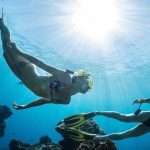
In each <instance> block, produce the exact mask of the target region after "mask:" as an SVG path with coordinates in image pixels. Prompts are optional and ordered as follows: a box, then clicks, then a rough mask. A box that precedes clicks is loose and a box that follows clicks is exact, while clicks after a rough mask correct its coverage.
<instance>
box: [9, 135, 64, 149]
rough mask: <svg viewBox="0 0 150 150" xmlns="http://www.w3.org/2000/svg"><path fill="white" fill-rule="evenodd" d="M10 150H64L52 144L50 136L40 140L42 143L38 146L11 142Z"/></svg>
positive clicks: (16, 141) (15, 141)
mask: <svg viewBox="0 0 150 150" xmlns="http://www.w3.org/2000/svg"><path fill="white" fill-rule="evenodd" d="M9 149H10V150H62V147H61V146H60V145H59V144H54V143H51V139H50V138H49V137H48V136H43V137H41V138H40V142H39V143H36V144H27V143H22V142H21V141H18V140H11V142H10V143H9Z"/></svg>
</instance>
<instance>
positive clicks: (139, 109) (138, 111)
mask: <svg viewBox="0 0 150 150" xmlns="http://www.w3.org/2000/svg"><path fill="white" fill-rule="evenodd" d="M141 105H142V103H141V104H140V105H139V108H138V109H137V110H136V111H135V112H134V115H136V116H138V115H139V114H140V112H141V111H142V110H141Z"/></svg>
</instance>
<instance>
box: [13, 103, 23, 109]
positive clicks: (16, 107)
mask: <svg viewBox="0 0 150 150" xmlns="http://www.w3.org/2000/svg"><path fill="white" fill-rule="evenodd" d="M13 107H14V108H15V109H16V110H18V109H24V106H23V105H17V104H16V103H15V102H13Z"/></svg>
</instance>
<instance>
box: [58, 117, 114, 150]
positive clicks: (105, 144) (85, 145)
mask: <svg viewBox="0 0 150 150" xmlns="http://www.w3.org/2000/svg"><path fill="white" fill-rule="evenodd" d="M75 129H78V130H81V131H84V132H86V133H91V134H99V135H104V134H105V132H104V131H103V130H102V129H101V128H100V127H99V125H98V124H97V123H96V122H95V121H94V120H93V119H89V120H88V121H86V122H85V123H84V124H82V125H80V126H78V127H75ZM56 130H57V131H58V132H59V133H60V134H61V135H62V136H63V137H64V140H62V141H60V142H59V143H60V145H62V149H63V150H117V147H116V145H115V144H114V143H113V142H112V141H111V140H108V139H107V140H105V141H104V140H102V139H97V138H94V139H93V140H86V141H84V142H76V141H72V140H69V139H67V138H65V137H66V135H65V134H64V132H65V131H64V130H65V128H64V123H63V121H62V122H60V123H58V126H57V127H56ZM64 135H65V136H64Z"/></svg>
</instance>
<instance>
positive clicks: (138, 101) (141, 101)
mask: <svg viewBox="0 0 150 150" xmlns="http://www.w3.org/2000/svg"><path fill="white" fill-rule="evenodd" d="M144 101H145V100H144V99H143V98H141V99H136V100H135V101H134V102H133V103H132V105H134V104H143V103H144Z"/></svg>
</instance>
